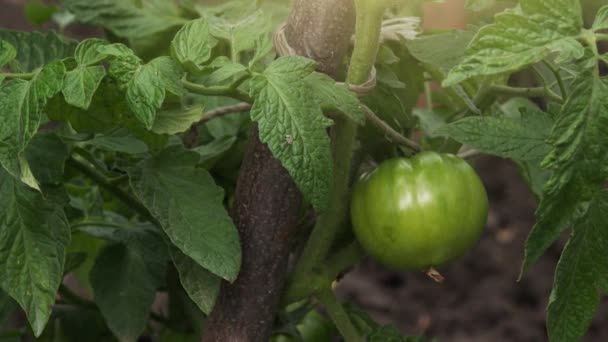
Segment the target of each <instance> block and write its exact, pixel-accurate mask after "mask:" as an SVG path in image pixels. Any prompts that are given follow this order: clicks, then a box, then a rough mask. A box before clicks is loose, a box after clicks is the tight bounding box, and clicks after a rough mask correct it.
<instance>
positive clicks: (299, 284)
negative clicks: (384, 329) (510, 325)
mask: <svg viewBox="0 0 608 342" xmlns="http://www.w3.org/2000/svg"><path fill="white" fill-rule="evenodd" d="M355 7H356V11H357V21H356V27H355V46H354V51H353V55H352V57H351V63H350V66H349V70H348V75H347V79H346V81H347V83H348V84H363V83H365V82H366V81H367V79H368V78H369V75H370V72H371V70H372V68H373V66H374V64H375V61H376V55H377V54H378V49H379V46H380V33H381V28H382V17H383V14H384V10H385V9H386V4H383V3H378V2H375V1H369V0H355ZM356 136H357V125H356V124H355V123H354V122H352V121H351V120H348V119H344V118H338V119H336V121H335V125H334V126H333V130H332V138H333V139H332V143H333V144H332V153H333V179H332V189H331V191H330V202H329V207H328V208H327V210H326V211H324V212H322V213H321V215H320V217H319V219H318V221H317V224H316V225H315V228H314V229H313V232H312V234H311V236H310V238H309V240H308V242H307V244H306V246H305V248H304V251H303V252H302V256H301V257H300V260H299V262H298V264H297V265H296V268H295V270H294V275H293V277H292V279H291V282H290V287H289V288H288V291H287V292H286V294H285V297H284V301H283V302H284V303H285V304H289V303H290V302H291V299H293V298H296V297H298V294H301V293H306V292H308V290H309V289H310V287H311V286H310V279H309V278H310V275H311V274H312V273H313V269H314V268H315V267H316V266H317V265H320V264H321V263H322V262H323V261H324V260H325V258H326V257H327V255H328V253H329V251H330V249H331V246H332V244H333V242H334V240H335V237H336V235H337V234H338V232H339V230H340V227H341V226H342V223H343V222H344V219H345V217H346V212H347V209H348V194H349V191H350V189H349V184H350V176H351V168H352V163H353V154H354V146H355V141H356ZM333 278H335V275H332V278H330V277H327V278H326V279H327V280H326V281H327V283H326V285H325V286H324V287H323V290H321V291H316V292H317V295H319V296H320V299H321V300H322V301H324V302H327V303H326V305H330V306H331V308H332V309H334V311H337V309H336V305H333V304H334V303H333V302H330V299H329V297H332V299H331V300H333V301H335V298H333V293H332V292H331V289H330V285H331V281H333ZM340 308H341V307H340ZM328 310H330V308H328ZM330 313H331V312H330ZM334 316H335V317H334ZM332 318H334V320H338V321H336V324H337V325H339V326H340V325H341V326H342V329H340V331H341V332H342V333H345V334H348V335H347V336H345V338H346V339H347V341H356V340H359V337H358V336H356V339H354V337H353V336H351V335H352V334H350V333H349V330H350V329H349V328H348V326H349V325H351V326H352V323H351V322H350V319H349V318H348V316H345V315H342V314H340V313H339V312H334V315H333V316H332ZM343 330H344V331H343ZM348 337H351V338H348Z"/></svg>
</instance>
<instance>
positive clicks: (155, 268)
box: [79, 225, 168, 342]
mask: <svg viewBox="0 0 608 342" xmlns="http://www.w3.org/2000/svg"><path fill="white" fill-rule="evenodd" d="M79 229H80V230H81V231H84V232H87V233H88V234H90V235H93V236H96V237H99V238H103V239H106V240H109V241H111V242H115V243H113V244H110V245H108V246H107V247H105V248H103V249H102V250H101V252H100V253H99V255H98V256H97V260H96V261H95V265H94V266H93V268H92V270H91V273H90V281H91V285H92V287H93V293H94V295H95V302H96V303H97V305H98V306H99V309H100V311H101V314H102V315H103V317H104V318H105V320H106V322H107V323H108V326H109V327H110V329H111V330H112V332H113V333H114V334H115V335H116V337H117V338H118V340H120V341H125V342H127V341H136V340H137V338H138V337H139V336H140V335H141V333H142V332H143V331H144V329H145V327H146V322H147V321H148V314H149V312H150V306H151V305H152V303H153V301H154V297H155V295H156V290H157V287H158V286H160V285H161V284H163V282H164V279H165V272H166V262H167V260H168V255H167V250H166V246H165V243H164V241H163V239H162V238H161V236H160V235H159V234H158V233H156V232H154V231H153V230H152V228H147V227H125V228H113V227H97V226H95V225H91V226H85V227H80V228H79Z"/></svg>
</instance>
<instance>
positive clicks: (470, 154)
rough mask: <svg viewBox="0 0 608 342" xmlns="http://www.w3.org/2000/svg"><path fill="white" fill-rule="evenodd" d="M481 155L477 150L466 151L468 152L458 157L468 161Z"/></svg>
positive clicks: (463, 152) (461, 153)
mask: <svg viewBox="0 0 608 342" xmlns="http://www.w3.org/2000/svg"><path fill="white" fill-rule="evenodd" d="M479 155H481V152H479V151H477V150H466V151H462V152H460V153H458V157H460V158H462V159H468V158H472V157H476V156H479Z"/></svg>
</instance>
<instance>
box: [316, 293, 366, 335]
mask: <svg viewBox="0 0 608 342" xmlns="http://www.w3.org/2000/svg"><path fill="white" fill-rule="evenodd" d="M317 298H318V299H319V301H320V302H321V303H322V304H323V305H324V306H325V310H327V313H328V314H329V317H331V319H332V321H334V323H335V324H336V326H337V327H338V331H340V334H341V335H342V337H344V341H346V342H362V341H363V339H362V338H361V337H360V336H359V333H358V331H357V329H356V328H355V326H354V325H353V322H352V321H351V320H350V317H348V314H347V313H346V311H345V310H344V307H342V304H340V303H339V302H338V300H337V299H336V296H335V295H334V293H333V291H332V290H331V288H326V289H324V290H323V291H321V292H319V293H318V294H317Z"/></svg>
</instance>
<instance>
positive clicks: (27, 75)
mask: <svg viewBox="0 0 608 342" xmlns="http://www.w3.org/2000/svg"><path fill="white" fill-rule="evenodd" d="M37 74H38V73H37V72H27V73H2V76H4V78H6V79H7V80H8V79H16V78H18V79H22V80H31V79H32V78H34V76H36V75H37Z"/></svg>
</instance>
